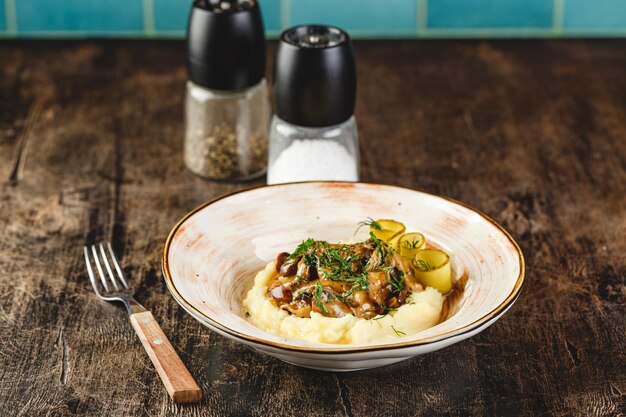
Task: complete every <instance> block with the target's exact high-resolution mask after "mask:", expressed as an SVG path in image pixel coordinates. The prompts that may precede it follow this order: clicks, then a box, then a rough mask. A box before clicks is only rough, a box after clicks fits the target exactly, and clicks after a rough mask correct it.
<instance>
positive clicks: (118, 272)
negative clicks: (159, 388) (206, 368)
mask: <svg viewBox="0 0 626 417" xmlns="http://www.w3.org/2000/svg"><path fill="white" fill-rule="evenodd" d="M106 247H107V249H108V250H105V247H104V245H103V244H102V243H100V244H97V245H91V246H90V247H87V246H85V247H83V251H84V253H85V262H86V263H87V272H88V274H89V280H90V281H91V285H92V286H93V289H94V291H95V292H96V295H97V296H98V298H100V299H101V300H104V301H121V302H122V303H124V306H126V310H128V314H129V316H130V322H131V323H132V325H133V327H134V328H135V332H137V335H138V336H139V339H140V340H141V343H142V344H143V347H144V349H145V350H146V352H147V353H148V356H150V360H152V363H153V365H154V367H155V368H156V370H157V372H158V373H159V376H160V377H161V380H162V381H163V384H164V385H165V388H166V389H167V392H168V394H169V395H170V397H171V398H172V400H173V401H174V402H175V403H190V402H197V401H200V399H201V398H202V391H200V387H198V384H196V381H194V379H193V377H192V376H191V374H190V373H189V371H188V370H187V368H186V367H185V365H184V364H183V362H182V361H181V360H180V358H179V357H178V355H177V354H176V351H175V350H174V348H173V347H172V345H171V344H170V342H169V340H167V337H165V334H164V333H163V330H161V327H160V326H159V324H158V323H157V322H156V321H155V320H154V317H153V316H152V313H151V312H150V311H149V310H146V309H145V308H144V307H143V306H142V305H141V304H139V303H138V302H137V300H135V298H134V297H133V296H134V293H135V292H134V291H133V289H132V288H131V287H129V285H128V282H127V281H126V279H125V278H124V274H123V273H122V269H121V268H120V265H119V263H118V262H117V258H116V257H115V252H113V248H111V243H109V242H107V243H106ZM109 261H111V262H109ZM93 265H95V267H96V268H95V269H96V270H97V272H98V276H99V278H100V280H99V281H100V282H98V280H97V279H96V274H95V273H94V268H93ZM111 265H113V266H111ZM114 271H115V272H114ZM107 278H108V279H107Z"/></svg>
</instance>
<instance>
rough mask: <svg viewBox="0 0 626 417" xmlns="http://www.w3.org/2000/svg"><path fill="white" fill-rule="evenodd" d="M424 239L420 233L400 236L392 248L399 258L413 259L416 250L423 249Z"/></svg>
mask: <svg viewBox="0 0 626 417" xmlns="http://www.w3.org/2000/svg"><path fill="white" fill-rule="evenodd" d="M424 246H426V238H425V237H424V235H423V234H421V233H405V234H403V235H402V236H400V237H399V238H398V240H397V242H396V244H395V245H394V248H395V249H396V251H397V252H398V253H400V256H402V257H404V258H407V259H413V258H414V257H415V254H416V253H417V251H418V250H420V249H424Z"/></svg>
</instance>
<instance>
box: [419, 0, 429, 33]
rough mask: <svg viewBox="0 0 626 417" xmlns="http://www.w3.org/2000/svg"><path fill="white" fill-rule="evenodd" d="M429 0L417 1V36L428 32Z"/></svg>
mask: <svg viewBox="0 0 626 417" xmlns="http://www.w3.org/2000/svg"><path fill="white" fill-rule="evenodd" d="M427 1H428V0H417V22H416V23H417V36H424V35H425V34H426V32H427V31H428V3H427Z"/></svg>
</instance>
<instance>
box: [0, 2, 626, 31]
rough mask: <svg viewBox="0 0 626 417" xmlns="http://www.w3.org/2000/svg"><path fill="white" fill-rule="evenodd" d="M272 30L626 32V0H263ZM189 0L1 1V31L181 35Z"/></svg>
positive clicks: (268, 25) (264, 11)
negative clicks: (307, 26) (302, 26)
mask: <svg viewBox="0 0 626 417" xmlns="http://www.w3.org/2000/svg"><path fill="white" fill-rule="evenodd" d="M259 1H260V3H261V7H262V10H263V15H264V19H265V26H266V29H267V33H268V35H269V36H270V37H276V36H277V35H278V34H279V33H280V31H281V30H283V29H285V28H287V27H289V26H292V25H295V24H299V23H327V24H334V25H337V26H340V27H342V28H345V29H347V30H348V31H349V32H350V33H351V34H352V35H353V36H354V37H357V38H358V37H361V38H379V37H383V38H384V37H409V38H410V37H420V38H428V37H554V36H626V0H259ZM190 4H191V0H0V37H60V38H63V37H81V36H85V37H89V36H98V37H100V36H110V37H144V36H145V37H183V36H184V33H185V26H186V23H187V15H188V12H189V7H190Z"/></svg>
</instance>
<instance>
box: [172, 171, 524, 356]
mask: <svg viewBox="0 0 626 417" xmlns="http://www.w3.org/2000/svg"><path fill="white" fill-rule="evenodd" d="M293 184H319V185H323V184H334V185H336V186H341V185H349V186H354V185H358V184H364V185H375V186H385V187H391V188H398V189H401V190H408V191H415V192H419V193H422V194H427V195H429V196H432V197H438V198H441V199H444V200H446V201H448V202H451V203H453V204H457V205H459V206H462V207H464V208H466V209H469V210H471V211H473V212H475V213H477V214H478V215H480V216H481V217H482V218H484V219H485V220H487V222H489V223H491V224H492V225H494V226H495V227H496V229H498V230H499V231H500V232H501V233H502V234H504V236H505V237H506V238H507V239H508V240H509V242H510V243H511V244H512V245H513V247H514V248H515V251H516V252H517V255H518V259H519V267H520V271H519V275H518V277H517V279H516V281H515V285H514V286H513V289H512V290H511V292H510V293H509V294H508V295H507V297H506V298H505V299H504V300H503V301H502V303H500V304H499V305H498V306H497V307H496V308H495V309H493V310H491V311H490V312H488V313H487V314H485V315H483V316H482V317H480V318H478V319H477V320H475V321H473V322H472V323H469V324H467V325H465V326H463V327H460V328H457V329H454V330H449V331H447V332H445V333H441V334H439V335H436V336H431V337H426V338H422V339H417V340H412V341H405V342H398V343H392V344H386V345H372V346H360V347H341V346H349V345H337V346H338V347H336V348H335V347H299V346H293V345H289V344H284V343H278V342H272V341H268V340H266V339H261V338H258V337H255V336H249V335H246V334H243V333H241V332H238V331H237V330H233V329H230V328H229V327H227V326H224V325H223V324H221V323H219V322H216V321H215V320H213V319H212V318H210V317H208V316H207V315H205V314H204V313H202V312H201V311H200V310H198V309H197V308H195V307H194V306H193V305H192V304H191V303H190V302H189V301H187V300H186V299H185V297H183V296H182V295H181V294H180V292H179V291H178V289H177V288H176V286H175V284H174V282H173V280H172V277H171V271H170V269H169V261H168V255H169V252H170V246H171V243H172V241H173V239H174V236H175V235H176V232H177V231H178V229H179V228H180V227H181V226H182V225H183V224H184V223H185V222H186V221H187V220H188V219H189V218H191V217H192V216H193V215H195V214H196V213H197V212H199V211H201V210H202V209H204V208H206V207H208V206H210V205H211V204H214V203H216V202H218V201H220V200H223V199H225V198H228V197H231V196H234V195H237V194H241V193H245V192H248V191H254V190H258V189H261V188H270V187H280V186H285V185H293ZM161 270H162V272H163V279H164V280H165V283H166V285H167V289H168V291H169V292H170V294H172V297H173V298H174V300H176V302H177V303H178V304H180V305H181V307H183V310H185V311H186V312H188V313H190V314H191V316H192V317H194V318H195V319H196V320H198V321H200V322H203V324H206V323H209V324H210V327H213V326H216V327H218V328H220V329H221V330H222V331H224V332H226V333H229V334H230V335H232V336H234V337H236V338H240V339H244V340H247V341H249V342H252V343H257V344H261V345H265V346H269V347H272V348H277V349H281V350H286V351H296V352H310V353H328V354H346V353H360V352H371V351H385V350H394V349H401V348H408V347H417V346H424V345H428V344H432V343H436V342H439V341H442V340H445V339H449V338H452V337H454V336H457V335H462V334H464V333H467V332H468V331H471V330H473V329H475V328H477V327H480V326H481V325H482V324H484V323H485V322H487V321H491V320H492V319H494V321H495V320H497V319H498V318H499V317H500V316H501V315H502V314H500V313H502V312H504V311H505V310H507V309H508V307H510V306H511V305H512V304H513V303H515V301H516V300H517V298H518V297H519V295H520V294H521V291H522V289H523V287H524V282H525V275H526V264H525V261H524V255H523V253H522V250H521V249H520V247H519V245H518V244H517V242H516V241H515V239H513V237H512V236H511V235H510V234H509V232H507V230H506V229H505V228H504V227H502V226H501V225H500V224H499V223H498V222H496V221H495V220H493V219H492V218H491V217H489V216H488V215H486V214H485V213H483V212H482V211H480V210H478V209H476V208H474V207H472V206H470V205H468V204H465V203H463V202H461V201H458V200H455V199H453V198H451V197H448V196H445V195H440V194H434V193H430V192H427V191H424V190H421V189H419V188H415V187H404V186H400V185H395V184H388V183H383V182H366V181H358V182H348V181H299V182H290V183H281V184H261V185H257V186H253V187H248V188H245V189H242V190H236V191H232V192H229V193H225V194H222V195H219V196H217V197H215V198H213V199H211V200H209V201H206V202H204V203H202V204H200V205H198V206H196V207H195V208H193V209H192V210H191V211H189V212H187V213H186V214H185V215H184V216H183V217H182V218H181V219H180V220H179V221H178V222H177V223H176V224H175V225H174V227H173V228H172V230H171V231H170V233H169V234H168V236H167V239H166V241H165V247H164V249H163V257H162V259H161Z"/></svg>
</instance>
